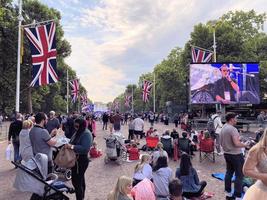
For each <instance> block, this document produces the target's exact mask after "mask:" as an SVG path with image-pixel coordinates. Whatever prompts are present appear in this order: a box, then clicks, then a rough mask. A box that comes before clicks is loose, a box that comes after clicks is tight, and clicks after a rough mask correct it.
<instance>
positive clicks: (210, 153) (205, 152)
mask: <svg viewBox="0 0 267 200" xmlns="http://www.w3.org/2000/svg"><path fill="white" fill-rule="evenodd" d="M206 158H208V159H210V160H211V161H212V162H214V163H215V152H214V141H213V139H211V138H207V139H203V140H200V141H199V161H200V162H202V161H203V160H205V159H206Z"/></svg>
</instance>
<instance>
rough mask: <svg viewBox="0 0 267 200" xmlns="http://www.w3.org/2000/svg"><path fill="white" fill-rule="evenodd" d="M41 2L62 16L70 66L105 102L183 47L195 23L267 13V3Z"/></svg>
mask: <svg viewBox="0 0 267 200" xmlns="http://www.w3.org/2000/svg"><path fill="white" fill-rule="evenodd" d="M40 1H41V2H42V3H44V4H47V5H48V6H49V7H53V8H55V9H57V10H59V11H60V12H61V16H62V20H61V24H62V25H63V29H64V32H65V38H66V39H67V40H68V41H69V42H70V44H71V46H72V54H71V56H69V57H68V58H67V59H66V62H67V63H68V64H69V65H70V66H71V67H72V68H73V69H75V70H76V72H77V75H78V77H79V78H80V80H81V82H82V84H83V85H84V86H85V88H86V89H87V91H88V97H89V98H90V99H92V100H93V101H102V102H108V101H112V100H113V99H114V98H115V97H116V96H118V95H119V94H121V93H122V92H123V91H124V89H125V87H126V85H127V84H132V83H137V82H138V78H139V76H140V75H141V74H142V73H146V72H150V71H152V70H153V68H154V66H155V65H157V64H158V63H160V62H161V60H162V59H164V58H166V56H167V55H168V54H169V52H170V51H171V49H173V48H174V47H177V46H179V47H184V44H185V43H186V41H187V40H188V39H189V37H190V32H191V31H192V30H193V26H194V25H195V24H198V23H201V22H202V23H206V22H207V21H208V20H212V19H217V18H219V17H220V16H221V15H222V14H224V13H226V12H228V11H230V10H245V11H248V10H250V9H254V10H256V11H257V12H264V11H267V4H266V0H254V1H252V0H224V1H221V0H202V1H197V0H40ZM265 31H266V28H265ZM218 45H219V44H218Z"/></svg>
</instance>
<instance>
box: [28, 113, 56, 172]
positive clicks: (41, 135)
mask: <svg viewBox="0 0 267 200" xmlns="http://www.w3.org/2000/svg"><path fill="white" fill-rule="evenodd" d="M35 122H36V125H35V126H34V127H33V128H32V129H31V131H30V133H29V136H30V140H31V144H32V150H33V154H34V155H36V154H37V153H43V154H45V155H47V157H48V173H51V172H52V167H53V161H52V148H51V147H52V146H55V144H56V140H55V139H53V138H52V137H53V136H55V135H56V133H57V131H56V129H55V130H53V131H52V132H51V134H49V133H48V131H47V130H46V129H45V128H44V127H45V124H46V122H47V116H46V114H44V113H43V112H39V113H37V114H36V116H35Z"/></svg>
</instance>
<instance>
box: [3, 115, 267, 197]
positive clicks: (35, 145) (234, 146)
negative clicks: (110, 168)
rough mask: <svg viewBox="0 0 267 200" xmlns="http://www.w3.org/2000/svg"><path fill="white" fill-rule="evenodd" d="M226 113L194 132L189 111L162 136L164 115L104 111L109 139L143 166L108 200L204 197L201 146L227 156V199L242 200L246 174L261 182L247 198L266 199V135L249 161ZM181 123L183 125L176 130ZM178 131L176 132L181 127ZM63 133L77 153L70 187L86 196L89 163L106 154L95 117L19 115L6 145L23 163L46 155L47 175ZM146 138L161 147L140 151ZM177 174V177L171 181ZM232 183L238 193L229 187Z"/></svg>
mask: <svg viewBox="0 0 267 200" xmlns="http://www.w3.org/2000/svg"><path fill="white" fill-rule="evenodd" d="M221 118H222V113H221V112H220V111H218V112H217V113H216V114H213V115H211V118H210V120H209V121H208V123H207V128H206V129H203V130H193V129H190V128H188V127H190V122H189V120H188V114H187V113H181V114H179V115H175V116H174V121H173V122H174V124H175V128H174V129H173V130H172V131H170V130H168V129H166V130H165V131H164V132H163V133H159V132H158V131H157V129H155V128H154V124H155V123H158V122H159V121H161V122H162V123H164V124H165V125H168V123H169V122H168V120H169V118H168V116H167V115H164V114H160V115H158V114H155V113H153V112H149V113H148V114H145V115H143V114H137V115H130V114H128V113H126V114H124V115H122V114H120V113H119V112H116V113H104V114H103V115H102V124H103V127H102V128H103V130H108V127H109V130H108V131H109V133H110V135H111V136H114V137H116V138H117V139H118V141H120V144H122V145H124V146H125V149H126V152H127V153H128V155H129V160H139V156H140V155H141V159H140V162H139V163H138V164H137V165H136V166H135V168H134V169H133V171H134V173H133V175H132V177H127V176H120V177H119V178H118V180H117V183H116V185H115V187H114V189H113V190H112V191H111V192H110V193H109V195H108V197H107V198H108V199H109V200H128V199H135V200H138V199H148V200H150V199H151V200H152V199H157V200H158V199H159V200H164V199H166V200H167V199H169V200H170V199H172V200H174V199H175V200H178V199H190V198H192V197H200V196H201V195H202V194H203V192H204V189H205V187H206V185H207V184H208V183H207V181H205V180H204V181H200V180H199V177H198V174H197V171H196V170H195V168H194V167H193V165H192V162H191V160H192V158H193V156H194V152H195V151H197V150H200V148H201V145H203V144H206V145H212V146H214V151H216V153H217V155H218V156H221V155H224V159H225V163H226V174H225V180H224V182H225V192H226V199H236V200H239V199H241V198H242V193H243V192H244V190H243V189H244V188H243V186H244V185H243V179H244V175H245V176H249V177H252V178H254V179H256V180H257V182H256V183H255V184H254V185H253V186H251V187H250V188H249V189H248V191H247V192H246V194H245V197H244V198H243V199H245V200H250V199H254V198H253V197H255V194H256V195H257V196H258V197H259V198H258V199H264V196H265V194H266V192H267V186H266V184H267V177H266V176H265V174H264V173H265V172H266V169H267V164H266V162H265V160H266V159H265V157H266V155H267V151H265V150H266V147H267V136H266V131H264V129H263V128H262V127H260V129H259V130H258V132H257V137H256V138H255V142H257V144H256V145H255V146H253V147H252V148H251V150H250V151H249V152H248V156H247V158H246V160H245V157H244V149H249V148H250V147H251V145H250V144H249V143H247V142H242V140H241V139H242V138H241V136H240V133H239V132H238V130H237V129H236V128H235V125H236V123H237V115H236V114H235V113H227V114H226V115H225V120H226V123H225V124H223V123H222V119H221ZM146 120H147V122H149V123H150V125H151V126H150V128H149V129H148V130H145V121H146ZM122 124H123V125H127V126H128V130H129V132H128V137H127V138H126V139H125V138H123V134H122V132H121V126H122ZM178 125H179V126H178ZM177 128H178V129H177ZM59 130H62V131H64V134H65V136H66V137H67V138H69V139H70V142H69V143H68V144H65V146H64V147H65V148H67V149H71V150H73V151H74V152H75V153H76V155H78V156H77V162H76V164H75V166H73V167H72V168H71V172H72V184H73V187H74V188H75V193H76V199H78V200H80V199H84V198H85V190H86V183H85V177H84V174H85V172H86V170H87V168H88V165H89V159H90V158H89V157H88V155H90V156H91V158H97V157H100V156H101V155H102V154H103V153H102V152H101V151H99V150H98V148H97V143H96V141H95V137H96V136H97V132H96V119H95V118H94V116H93V115H89V114H77V113H73V114H71V115H69V116H68V117H61V115H56V113H55V112H54V111H50V112H49V117H47V115H46V114H45V113H43V112H39V113H37V114H35V115H29V116H27V119H26V118H25V117H24V116H22V115H21V114H20V113H17V115H16V119H15V120H14V121H13V122H12V123H11V124H10V128H9V134H8V144H11V143H12V145H13V147H14V161H15V162H17V163H25V162H27V161H28V160H29V159H30V158H31V157H33V156H35V155H36V154H38V153H42V154H44V155H46V156H47V160H48V172H49V173H51V172H53V167H54V164H53V159H54V157H53V152H52V147H53V146H55V144H56V143H57V141H56V139H55V136H56V135H57V134H58V132H59ZM148 138H156V139H157V145H156V146H155V148H154V149H153V151H152V153H151V154H147V153H146V152H145V153H143V152H140V151H141V150H147V147H148V143H147V142H148ZM142 140H146V145H147V146H146V145H144V146H143V147H141V146H140V144H141V141H142ZM116 148H117V149H116V152H117V154H116V156H117V157H119V156H120V151H121V147H119V146H116ZM170 159H173V160H177V159H180V166H179V167H177V169H176V171H175V172H174V171H172V169H171V168H170V167H168V163H169V160H170ZM173 174H175V178H173ZM233 175H235V180H234V193H232V188H231V183H232V177H233Z"/></svg>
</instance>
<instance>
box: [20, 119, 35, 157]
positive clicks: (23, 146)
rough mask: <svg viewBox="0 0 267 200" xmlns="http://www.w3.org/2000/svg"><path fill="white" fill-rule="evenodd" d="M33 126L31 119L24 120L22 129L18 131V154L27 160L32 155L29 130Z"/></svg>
mask: <svg viewBox="0 0 267 200" xmlns="http://www.w3.org/2000/svg"><path fill="white" fill-rule="evenodd" d="M32 126H33V123H32V121H31V120H24V121H23V123H22V129H21V131H20V133H19V143H20V146H19V155H20V156H21V158H22V160H23V161H25V162H26V161H28V160H29V159H30V158H31V157H33V151H32V144H31V141H30V137H29V132H30V130H31V128H32Z"/></svg>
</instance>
